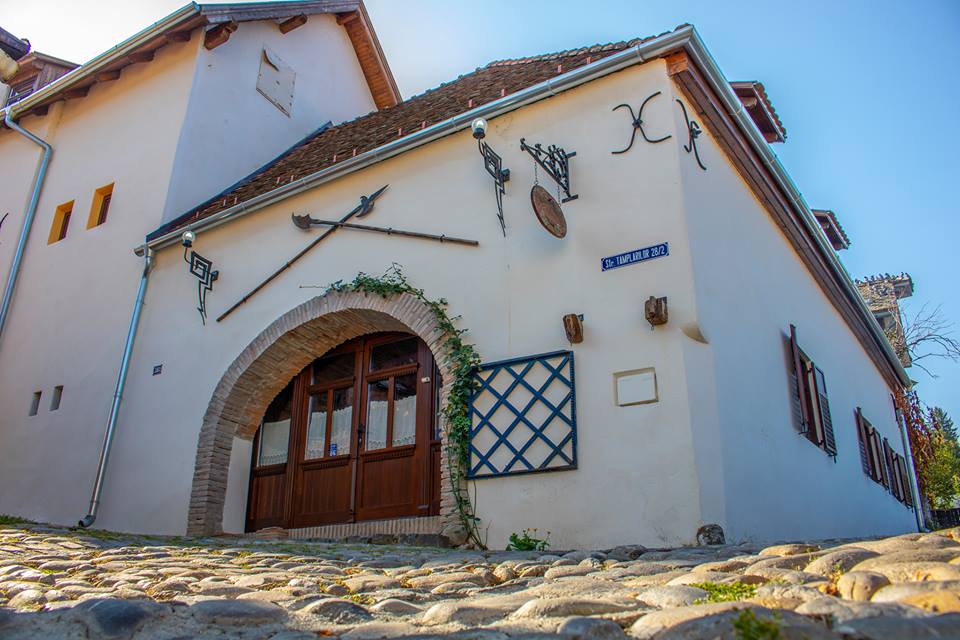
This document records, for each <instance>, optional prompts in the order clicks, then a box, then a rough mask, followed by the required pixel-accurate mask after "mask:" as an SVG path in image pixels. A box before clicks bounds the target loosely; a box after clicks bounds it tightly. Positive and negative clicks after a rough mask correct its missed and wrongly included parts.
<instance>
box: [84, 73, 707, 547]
mask: <svg viewBox="0 0 960 640" xmlns="http://www.w3.org/2000/svg"><path fill="white" fill-rule="evenodd" d="M668 88H669V87H668V85H667V80H666V76H665V73H664V70H663V66H662V64H661V63H652V64H649V65H646V66H644V67H643V68H634V69H631V70H629V71H625V72H622V73H619V74H616V75H615V76H611V77H609V78H607V79H604V80H600V81H597V82H594V83H591V84H590V85H587V86H585V87H582V88H580V89H577V90H575V91H571V92H568V93H565V94H563V95H561V96H559V97H556V98H552V99H550V100H548V101H544V102H542V103H539V104H537V105H532V106H529V107H525V108H523V109H521V110H519V111H517V112H514V113H512V114H508V115H504V116H501V117H499V118H496V119H494V120H493V121H492V122H491V127H490V132H489V134H488V137H487V141H488V142H489V143H490V144H491V145H492V146H493V147H494V149H496V150H497V151H498V152H499V153H500V154H501V155H502V156H503V158H504V166H506V167H508V168H510V169H511V171H512V178H511V181H510V182H509V183H508V185H507V192H508V193H507V196H506V198H505V204H504V208H505V213H506V217H507V225H508V228H507V237H506V238H504V237H503V236H502V235H501V232H500V227H499V224H498V222H497V220H496V206H495V203H494V199H493V194H492V185H491V182H490V178H489V177H488V176H487V175H486V173H485V172H484V171H483V167H482V161H481V158H480V157H479V155H478V153H477V150H476V143H475V141H474V140H473V139H472V138H471V137H470V134H469V132H462V133H460V134H457V135H454V136H451V137H448V138H446V139H443V140H441V141H438V142H435V143H433V144H431V145H429V146H427V147H425V148H421V149H419V150H416V151H412V152H409V153H407V154H405V155H404V156H402V157H399V158H394V159H391V160H388V161H385V162H383V163H381V164H379V165H377V166H375V167H372V168H369V169H367V170H364V171H363V172H360V173H358V174H355V175H353V176H350V177H347V178H344V179H341V180H339V181H337V182H335V183H331V184H328V185H325V186H322V187H320V188H317V189H315V190H313V191H311V192H308V193H305V194H301V195H299V196H297V197H294V198H291V199H289V200H287V201H284V202H281V203H279V204H277V205H274V206H273V207H271V208H269V209H267V210H263V211H260V212H257V213H255V214H252V215H249V216H247V217H245V218H242V219H238V220H236V221H234V222H233V223H231V224H229V225H225V226H221V227H219V228H217V229H214V230H211V231H209V232H205V233H202V234H201V235H200V237H199V238H198V241H197V243H196V245H195V246H196V249H197V251H199V252H200V253H201V254H203V255H204V256H206V257H208V258H210V259H212V260H213V261H214V265H215V268H217V269H219V270H220V279H219V281H218V282H217V284H216V285H215V287H214V291H213V292H212V293H211V294H210V295H209V296H208V300H207V303H208V307H209V310H210V320H209V321H208V323H207V325H206V327H204V326H201V324H200V318H199V317H198V314H197V312H196V310H195V302H196V281H195V280H194V279H193V278H191V277H190V276H189V275H188V274H187V272H186V268H185V266H184V264H183V262H182V258H181V251H180V250H179V249H177V248H172V249H167V250H164V251H161V252H159V253H158V255H157V266H156V269H155V271H154V274H153V276H152V280H151V284H150V291H149V293H148V299H147V310H146V312H145V315H144V318H143V322H142V325H141V332H140V338H139V339H138V343H137V349H136V351H135V354H134V359H133V366H132V369H131V374H130V381H129V387H128V392H127V395H126V402H125V405H124V410H123V414H122V416H121V424H122V427H121V429H120V431H119V432H118V435H117V439H116V442H115V450H114V456H113V458H112V460H111V469H110V478H111V479H110V481H109V482H108V486H107V489H106V491H105V502H104V508H103V516H102V520H103V523H104V525H105V526H111V527H115V528H119V529H135V530H151V531H166V532H182V531H183V529H184V526H185V520H186V508H187V504H188V501H189V494H190V488H191V480H192V473H193V465H194V459H195V452H196V449H195V447H196V441H197V434H198V432H199V427H200V421H201V416H202V415H203V412H204V411H205V409H206V407H207V404H208V402H209V400H210V396H211V394H212V391H213V389H214V387H215V385H216V384H217V382H218V380H219V377H220V375H221V374H222V372H223V371H224V370H225V369H226V368H227V366H228V365H229V364H230V362H231V361H232V360H233V359H234V358H235V357H236V355H237V354H238V353H240V351H241V350H242V349H243V348H244V347H245V346H246V345H247V344H248V343H249V342H250V341H251V340H252V339H253V338H254V337H255V336H256V335H257V334H258V333H259V332H260V331H261V330H262V329H263V328H264V327H265V326H266V325H267V324H269V323H270V322H271V321H272V320H274V319H275V318H276V317H277V316H279V315H281V314H282V313H284V312H286V311H287V310H289V309H290V308H292V307H294V306H296V305H297V304H299V303H301V302H303V301H304V300H306V299H308V298H310V297H312V296H315V295H319V294H320V293H322V289H316V288H301V285H304V286H310V285H321V286H322V285H326V284H328V283H330V282H333V281H335V280H338V279H352V278H353V277H354V276H355V275H356V274H357V272H359V271H365V272H368V273H374V274H377V273H382V272H384V271H386V270H387V269H388V268H389V267H390V265H391V264H392V263H394V262H396V263H398V264H401V265H402V266H403V268H404V271H405V273H406V274H407V276H408V278H409V279H410V281H411V282H412V283H414V284H415V285H416V286H419V287H423V288H424V289H425V290H426V292H427V294H428V295H429V296H430V297H436V298H440V297H443V298H446V299H448V300H449V301H450V312H451V314H453V315H462V317H463V320H462V325H463V326H464V327H465V328H467V329H469V332H470V333H469V339H470V340H471V341H473V342H474V343H475V344H476V345H477V347H478V349H479V351H480V353H481V355H482V357H483V359H484V360H485V361H493V360H499V359H503V358H508V357H515V356H522V355H532V354H537V353H542V352H546V351H552V350H556V349H562V348H566V347H568V344H567V343H566V340H565V337H564V334H563V327H562V323H561V317H562V315H563V314H565V313H572V312H579V313H584V314H585V327H586V338H585V341H584V342H583V343H582V344H580V345H575V346H574V347H573V350H574V352H575V354H576V367H577V371H576V376H577V403H578V407H577V411H578V428H579V436H578V440H579V452H578V453H579V469H578V470H576V471H564V472H554V473H549V474H532V475H528V476H518V477H507V478H499V479H486V480H482V481H478V482H477V483H476V491H477V499H476V504H477V509H478V511H479V515H480V516H481V517H482V518H483V521H484V526H489V542H490V544H491V545H493V546H500V547H502V546H503V545H504V544H505V543H506V539H507V536H508V535H509V533H511V532H513V531H518V530H520V529H522V528H524V527H538V528H540V529H541V530H550V531H553V534H552V536H551V540H552V542H553V544H554V545H556V546H560V547H574V546H604V545H613V544H616V543H620V542H624V541H635V542H640V543H646V544H653V545H656V544H676V543H681V542H690V541H692V540H693V536H694V533H695V531H696V528H697V526H699V525H700V524H702V522H701V519H700V514H699V510H700V507H699V500H698V497H697V496H698V482H697V478H696V473H695V466H694V459H693V455H692V445H691V436H690V427H689V419H688V412H687V409H686V406H687V402H688V399H689V391H688V389H687V388H686V386H685V382H684V373H683V360H684V353H683V350H682V348H681V342H680V335H681V334H680V329H679V327H680V326H682V324H683V323H684V322H686V321H688V320H690V319H691V318H692V315H693V314H692V311H691V309H692V299H691V292H692V286H691V274H690V263H689V258H688V257H687V254H688V250H687V249H686V241H685V234H684V229H683V227H682V225H681V224H680V223H679V221H680V220H681V219H682V217H681V215H680V209H679V207H680V204H681V200H680V191H679V177H678V175H677V173H676V166H677V149H676V145H673V144H672V143H671V144H663V145H658V146H646V145H642V144H638V146H637V147H635V149H634V150H633V151H632V152H631V153H629V154H626V155H622V156H615V155H611V153H610V150H611V149H617V148H620V147H622V146H623V143H624V139H625V138H626V137H628V136H629V132H630V128H629V120H628V119H627V118H626V117H625V116H623V114H621V113H619V112H617V113H611V111H610V109H611V107H612V106H614V105H616V104H618V103H619V102H621V101H623V100H624V99H629V100H635V99H636V98H637V97H638V96H644V95H648V94H649V93H651V92H653V91H656V90H658V89H661V90H666V89H668ZM645 115H647V118H648V119H649V120H650V122H651V123H654V124H656V125H657V128H658V130H661V129H669V127H670V126H671V122H672V118H671V117H670V115H669V111H668V109H667V108H664V109H662V110H661V109H653V108H651V109H650V110H649V113H648V114H645ZM521 136H526V137H527V138H528V141H542V142H544V143H551V142H552V143H557V144H561V145H563V146H564V147H565V148H567V149H568V150H576V151H577V157H576V158H575V159H573V160H572V161H571V163H572V175H573V184H574V187H575V192H577V193H579V194H580V199H579V200H577V201H575V202H572V203H569V204H567V205H565V207H564V210H565V212H566V216H567V221H568V225H569V233H568V236H567V238H566V239H564V240H557V239H554V238H553V237H551V236H549V235H548V234H547V233H546V232H545V231H544V230H543V229H542V228H541V227H540V225H539V223H538V222H537V221H536V219H535V217H534V215H533V213H532V211H531V210H530V204H529V189H530V187H531V185H532V183H533V161H532V160H531V159H530V158H529V156H527V155H526V154H525V153H523V152H522V151H521V150H520V149H519V139H520V137H521ZM540 178H541V182H542V183H546V180H547V178H546V177H545V176H544V175H543V173H542V172H541V174H540ZM387 183H389V184H390V188H389V190H388V191H387V192H386V193H385V194H384V196H383V197H382V199H381V200H380V201H379V202H378V204H377V206H376V209H375V211H374V213H373V214H372V215H371V216H370V217H369V218H368V219H367V220H368V221H369V222H370V223H371V224H376V225H383V226H394V227H397V228H408V229H413V230H421V231H427V232H433V233H444V234H448V235H456V236H460V237H467V238H473V239H476V240H479V241H480V247H479V248H470V247H462V246H456V245H440V244H435V243H428V242H424V241H418V240H409V239H402V238H387V237H382V236H378V235H373V234H362V233H352V234H351V233H350V232H347V231H343V232H338V233H337V234H336V235H335V236H333V237H332V238H331V239H330V240H328V241H326V242H324V243H323V244H322V245H321V246H319V247H317V249H315V250H314V251H313V252H312V253H310V254H308V255H307V257H305V258H304V259H303V260H301V261H300V262H298V263H297V264H296V265H295V266H294V267H293V268H292V269H290V270H289V271H288V272H287V273H285V274H284V275H283V276H281V277H280V278H278V279H277V280H276V281H274V282H273V283H272V284H271V285H269V286H268V287H266V288H265V289H263V290H262V291H261V292H260V293H259V294H258V295H257V296H255V297H254V298H252V299H251V300H250V301H249V302H248V303H247V304H246V305H244V306H243V307H241V308H240V309H238V310H237V311H236V312H235V313H234V314H233V315H231V316H230V317H229V318H228V319H226V320H225V321H224V322H222V323H216V322H215V321H214V320H213V319H214V318H215V317H216V316H217V315H218V314H219V313H220V312H221V311H223V310H224V309H225V308H226V307H227V306H229V305H230V304H232V303H233V302H234V301H235V300H236V299H238V298H240V297H241V296H242V295H244V294H245V293H246V292H247V291H248V290H249V289H250V288H251V287H252V286H254V285H255V284H257V283H258V282H259V281H260V280H261V279H262V278H263V277H264V276H266V275H267V274H268V273H269V272H271V271H272V270H273V269H275V268H276V267H278V266H279V265H281V264H283V262H284V261H286V260H287V259H288V258H289V257H290V256H291V255H293V254H294V253H295V252H297V251H298V250H299V249H300V248H302V247H303V246H304V245H305V244H306V243H308V242H309V241H310V239H311V238H313V237H315V234H314V233H310V234H308V233H304V232H302V231H300V230H298V229H296V228H294V227H293V225H292V224H291V222H290V217H289V216H290V212H291V211H298V212H310V213H311V214H312V215H314V216H316V217H320V218H332V217H333V218H335V217H338V216H340V215H342V214H343V212H345V211H348V210H349V209H351V208H352V207H353V206H355V204H356V201H357V199H358V197H359V196H360V195H361V194H367V193H370V192H372V191H374V190H375V189H376V188H378V187H380V186H381V185H383V184H387ZM550 188H551V189H553V187H552V186H551V187H550ZM663 241H668V242H670V247H671V255H670V256H669V257H667V258H662V259H659V260H654V261H651V262H648V263H645V264H642V265H635V266H629V267H624V268H621V269H617V270H614V271H611V272H607V273H601V271H600V258H601V257H603V256H607V255H612V254H615V253H619V252H621V251H626V250H631V249H636V248H640V247H643V246H647V245H651V244H656V243H658V242H663ZM654 294H656V295H666V296H669V299H670V314H671V315H670V317H671V323H670V324H668V325H667V326H665V327H661V328H658V329H657V330H656V331H651V329H650V327H649V325H647V324H646V322H645V321H644V319H643V301H644V300H645V299H646V297H648V296H649V295H654ZM318 355H319V354H318ZM160 363H163V365H164V373H163V375H160V376H151V370H152V367H153V365H155V364H160ZM643 367H655V368H656V371H657V377H658V386H659V392H660V401H659V402H658V403H656V404H652V405H645V406H635V407H624V408H619V407H616V406H614V398H613V379H612V374H613V373H614V372H616V371H623V370H630V369H638V368H643ZM142 451H150V452H151V456H150V457H151V459H154V460H157V461H158V462H157V463H156V464H150V463H149V462H148V461H145V460H144V458H143V456H142V455H140V452H142ZM160 461H162V462H160ZM145 465H147V467H148V468H147V467H145ZM232 465H242V468H241V471H240V473H237V472H236V471H235V470H234V469H231V474H230V478H231V479H230V487H229V488H228V492H227V495H228V505H227V508H226V512H227V514H228V515H226V516H225V525H226V526H227V527H228V528H230V527H231V525H230V522H235V521H234V520H233V519H234V518H235V515H234V514H236V513H238V512H242V510H243V508H244V505H242V504H241V501H242V500H243V496H244V490H243V489H242V488H241V487H240V486H239V485H238V483H240V484H242V483H244V482H245V479H246V478H245V476H246V473H247V472H248V466H249V455H245V456H244V455H235V456H234V458H233V462H232ZM160 487H162V489H161V488H160ZM228 520H229V521H230V522H227V521H228ZM600 523H602V525H601V524H600Z"/></svg>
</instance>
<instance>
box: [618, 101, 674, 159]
mask: <svg viewBox="0 0 960 640" xmlns="http://www.w3.org/2000/svg"><path fill="white" fill-rule="evenodd" d="M660 93H661V92H660V91H657V92H656V93H653V94H650V95H649V96H647V98H646V100H644V101H643V102H642V103H641V104H640V110H639V111H637V113H636V114H634V113H633V107H631V106H630V105H629V104H627V103H626V102H624V103H623V104H618V105H617V106H615V107H614V108H613V109H612V111H616V110H617V109H622V108H623V107H626V108H627V111H629V112H630V119H631V122H632V124H633V133H631V134H630V144H628V145H627V146H626V147H625V148H623V149H620V151H611V152H610V153H612V154H615V155H616V154H620V153H626V152H627V151H630V149H631V148H632V147H633V142H634V140H636V139H637V131H639V132H640V135H641V136H643V139H644V140H646V141H647V142H649V143H650V144H657V143H660V142H664V141H666V140H669V139H670V138H672V137H673V136H672V135H671V134H667V135H665V136H663V137H662V138H651V137H650V136H648V135H647V132H646V131H644V129H643V109H644V107H646V106H647V103H648V102H650V101H651V100H653V99H654V98H656V97H657V96H658V95H660Z"/></svg>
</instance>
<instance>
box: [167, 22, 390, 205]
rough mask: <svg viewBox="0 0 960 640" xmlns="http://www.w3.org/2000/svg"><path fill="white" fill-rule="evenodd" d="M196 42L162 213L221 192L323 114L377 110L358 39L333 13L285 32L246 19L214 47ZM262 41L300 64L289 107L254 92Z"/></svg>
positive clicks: (338, 118) (335, 118) (348, 115)
mask: <svg viewBox="0 0 960 640" xmlns="http://www.w3.org/2000/svg"><path fill="white" fill-rule="evenodd" d="M194 38H195V40H199V38H198V37H197V36H196V34H195V35H194ZM196 46H197V58H196V69H195V71H194V80H193V90H192V92H191V95H190V104H189V107H188V110H187V114H186V118H185V119H184V123H183V128H182V129H181V130H180V134H179V141H178V144H177V155H176V162H175V168H174V173H173V176H172V179H171V182H170V189H169V191H168V193H167V201H166V205H165V207H164V221H166V220H169V219H172V218H175V217H177V216H178V215H180V214H182V213H185V212H186V211H188V210H189V209H191V208H192V207H195V206H196V205H198V204H200V203H201V202H204V201H205V200H207V199H208V198H210V197H212V196H213V195H215V194H217V193H220V192H221V191H222V190H223V189H225V188H226V187H228V186H230V185H231V184H233V183H235V182H236V181H238V180H240V179H241V178H244V177H246V176H247V175H249V174H250V173H252V172H253V171H254V170H256V169H257V168H259V167H260V166H262V165H263V164H264V163H266V162H268V161H269V160H272V159H273V158H275V157H276V156H278V155H279V154H280V153H282V152H283V151H285V150H286V149H288V148H289V147H290V146H292V145H294V144H296V143H297V142H299V141H300V140H302V139H303V138H305V137H306V136H308V135H309V134H311V133H312V132H314V131H316V130H317V128H319V127H320V126H322V125H323V124H324V123H325V122H328V121H330V122H333V123H334V124H337V123H340V122H343V121H345V120H350V119H352V118H355V117H357V116H360V115H363V114H366V113H369V112H370V111H375V110H376V105H375V104H374V102H373V98H372V96H371V95H370V89H369V88H368V87H367V83H366V80H365V79H364V77H363V71H362V70H361V69H360V63H359V62H358V61H357V55H356V53H355V52H354V49H353V45H352V44H351V43H350V39H349V38H348V37H347V34H346V31H345V30H344V28H343V27H341V26H340V25H338V24H337V21H336V17H335V16H332V15H314V16H310V17H309V18H308V20H307V23H306V24H304V25H303V26H301V27H299V28H297V29H294V30H293V31H291V32H289V33H287V34H283V33H281V32H280V30H279V29H278V28H277V25H276V24H275V23H274V22H272V21H263V22H244V23H241V24H240V26H239V28H238V29H237V31H236V32H234V33H233V35H232V36H231V37H230V39H229V40H228V41H227V42H226V43H224V44H222V45H220V46H219V47H217V48H215V49H213V50H212V51H208V50H207V49H205V48H204V47H203V46H202V44H197V45H196ZM265 46H266V47H268V48H269V49H270V50H271V51H273V52H274V53H275V54H276V55H278V56H279V57H280V58H281V59H282V60H283V61H284V62H286V63H287V64H288V65H290V66H291V67H292V68H293V70H294V71H295V72H296V80H295V85H294V98H293V108H292V109H291V111H290V115H286V114H285V113H283V112H282V111H280V109H278V108H277V107H276V106H274V105H273V104H272V103H271V102H269V101H268V100H267V99H266V98H264V97H263V96H262V95H261V94H260V93H258V92H257V75H258V73H259V71H260V60H261V52H262V51H263V48H264V47H265Z"/></svg>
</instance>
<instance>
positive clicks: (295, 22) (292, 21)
mask: <svg viewBox="0 0 960 640" xmlns="http://www.w3.org/2000/svg"><path fill="white" fill-rule="evenodd" d="M305 24H307V16H306V15H305V14H302V13H301V14H300V15H298V16H293V17H292V18H288V19H286V20H284V21H283V22H281V23H280V24H278V25H277V26H278V27H279V28H280V33H284V34H286V33H290V32H291V31H293V30H294V29H296V28H297V27H302V26H303V25H305Z"/></svg>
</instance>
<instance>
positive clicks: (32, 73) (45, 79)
mask: <svg viewBox="0 0 960 640" xmlns="http://www.w3.org/2000/svg"><path fill="white" fill-rule="evenodd" d="M17 64H18V65H19V66H20V69H19V71H17V73H16V75H14V76H13V77H12V78H10V80H8V81H7V84H8V85H10V88H11V91H10V95H9V96H8V97H7V104H13V103H14V102H18V101H20V100H23V99H24V98H26V97H27V96H28V95H30V94H31V93H35V92H37V91H39V90H40V89H42V88H43V87H45V86H46V85H48V84H50V83H51V82H53V81H54V80H56V79H57V78H59V77H61V76H64V75H66V74H68V73H70V72H71V71H73V70H74V69H76V68H77V67H78V66H80V65H78V64H75V63H73V62H69V61H67V60H62V59H60V58H55V57H53V56H48V55H47V54H45V53H40V52H38V51H32V52H30V53H28V54H27V55H25V56H23V57H22V58H20V59H19V60H17ZM3 106H6V105H3Z"/></svg>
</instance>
